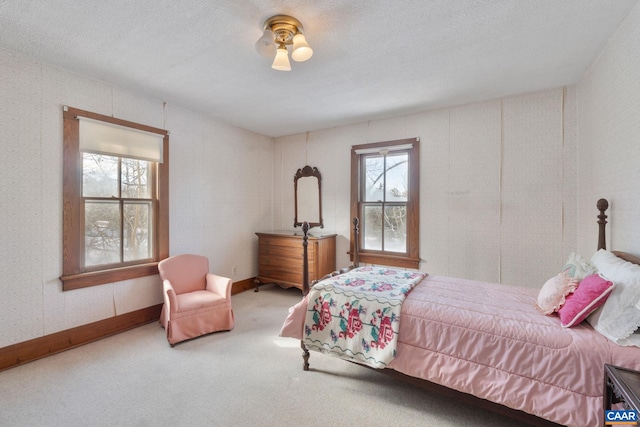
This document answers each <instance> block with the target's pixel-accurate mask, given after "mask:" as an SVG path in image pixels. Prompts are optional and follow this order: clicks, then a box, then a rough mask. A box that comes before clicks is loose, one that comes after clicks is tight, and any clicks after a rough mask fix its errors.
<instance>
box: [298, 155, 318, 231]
mask: <svg viewBox="0 0 640 427" xmlns="http://www.w3.org/2000/svg"><path fill="white" fill-rule="evenodd" d="M306 177H311V178H316V179H317V180H318V221H319V222H308V224H309V228H311V227H320V228H324V221H323V220H322V175H321V174H320V171H319V170H318V168H316V167H311V166H308V165H307V166H305V167H303V168H302V169H298V171H297V172H296V174H295V175H294V177H293V194H294V204H295V217H294V219H293V226H294V227H298V226H302V224H303V223H302V222H300V221H298V180H299V179H300V178H306Z"/></svg>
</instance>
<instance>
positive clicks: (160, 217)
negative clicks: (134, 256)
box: [60, 106, 169, 291]
mask: <svg viewBox="0 0 640 427" xmlns="http://www.w3.org/2000/svg"><path fill="white" fill-rule="evenodd" d="M78 117H87V118H90V119H94V120H99V121H103V122H107V123H113V124H116V125H120V126H125V127H130V128H133V129H139V130H143V131H146V132H152V133H157V134H160V135H162V136H163V151H164V162H163V163H157V164H156V174H157V175H156V182H155V183H154V184H155V186H156V188H155V189H154V192H155V195H156V199H155V204H156V206H155V209H154V213H155V223H154V225H155V233H154V240H153V253H154V258H153V260H152V261H151V262H144V263H140V264H134V265H129V264H130V263H127V264H126V265H125V264H122V265H117V266H115V267H114V266H108V267H105V268H99V267H98V268H96V267H95V266H92V267H91V268H85V267H84V266H83V262H82V260H83V258H84V252H83V251H84V243H83V241H84V218H83V214H82V212H83V209H82V201H83V197H82V153H81V152H80V149H79V143H80V141H79V132H80V125H79V120H78ZM63 134H64V140H63V185H62V191H63V214H62V216H63V248H62V258H63V260H62V276H61V277H60V280H61V281H62V290H63V291H68V290H72V289H80V288H86V287H89V286H96V285H102V284H105V283H112V282H119V281H122V280H127V279H133V278H137V277H144V276H150V275H154V274H158V262H160V261H161V260H163V259H165V258H167V257H168V256H169V132H167V131H166V130H163V129H158V128H154V127H151V126H146V125H141V124H138V123H133V122H129V121H126V120H122V119H117V118H114V117H110V116H104V115H102V114H97V113H92V112H89V111H84V110H80V109H77V108H71V107H66V106H65V107H64V109H63Z"/></svg>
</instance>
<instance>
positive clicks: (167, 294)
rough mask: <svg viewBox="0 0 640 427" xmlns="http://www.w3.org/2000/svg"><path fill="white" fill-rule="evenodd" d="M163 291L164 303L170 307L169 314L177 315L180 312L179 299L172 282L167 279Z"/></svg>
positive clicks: (163, 284) (163, 282) (163, 283)
mask: <svg viewBox="0 0 640 427" xmlns="http://www.w3.org/2000/svg"><path fill="white" fill-rule="evenodd" d="M162 289H163V291H164V303H165V304H167V305H168V306H169V312H170V313H176V312H177V311H178V298H177V297H176V291H175V290H174V289H173V286H172V285H171V282H170V281H169V280H167V279H165V280H163V281H162Z"/></svg>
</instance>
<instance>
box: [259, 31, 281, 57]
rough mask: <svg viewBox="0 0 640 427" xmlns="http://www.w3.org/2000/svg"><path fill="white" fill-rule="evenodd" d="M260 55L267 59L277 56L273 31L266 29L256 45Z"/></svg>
mask: <svg viewBox="0 0 640 427" xmlns="http://www.w3.org/2000/svg"><path fill="white" fill-rule="evenodd" d="M255 47H256V50H257V51H258V53H259V54H260V55H262V56H264V57H265V58H273V56H274V55H275V54H276V45H275V42H274V35H273V31H271V30H269V29H266V30H264V33H263V34H262V37H260V38H259V39H258V41H257V42H256V44H255Z"/></svg>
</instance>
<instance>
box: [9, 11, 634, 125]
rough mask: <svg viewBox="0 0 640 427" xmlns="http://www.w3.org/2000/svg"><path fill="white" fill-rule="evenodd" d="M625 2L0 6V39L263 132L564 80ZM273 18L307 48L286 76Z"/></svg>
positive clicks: (603, 36)
mask: <svg viewBox="0 0 640 427" xmlns="http://www.w3.org/2000/svg"><path fill="white" fill-rule="evenodd" d="M636 3H637V0H415V1H410V0H396V1H388V0H343V1H337V0H332V1H329V0H324V1H318V0H305V1H299V0H298V1H283V0H135V1H131V0H108V1H105V0H99V1H98V0H84V1H78V0H47V1H42V0H22V1H17V0H15V1H13V0H0V46H3V47H5V48H7V49H9V50H12V51H16V52H21V53H25V54H27V55H30V56H33V57H36V58H39V59H42V60H44V61H46V62H49V63H52V64H56V65H59V66H61V67H64V68H67V69H71V70H74V71H76V72H78V73H82V74H85V75H88V76H91V77H95V78H98V79H102V80H105V81H108V82H113V83H116V84H118V85H121V86H124V87H128V88H131V89H133V90H136V91H139V92H143V93H147V94H150V95H152V96H155V97H157V98H160V99H162V100H164V101H167V102H168V103H169V104H171V103H175V104H180V105H182V106H184V107H188V108H190V109H192V110H196V111H199V112H202V113H204V114H206V115H208V116H211V117H214V118H216V119H219V120H222V121H224V122H227V123H231V124H233V125H236V126H239V127H242V128H245V129H249V130H252V131H255V132H258V133H261V134H264V135H269V136H274V137H275V136H282V135H289V134H293V133H299V132H304V131H311V130H316V129H321V128H327V127H333V126H337V125H343V124H348V123H354V122H360V121H366V120H371V119H378V118H385V117H392V116H397V115H401V114H409V113H413V112H419V111H425V110H428V109H434V108H440V107H445V106H451V105H457V104H463V103H469V102H475V101H480V100H485V99H491V98H496V97H500V96H506V95H511V94H517V93H523V92H529V91H534V90H540V89H545V88H551V87H558V86H562V85H566V84H572V83H576V82H577V81H578V80H579V79H580V78H581V77H582V75H583V73H584V71H585V69H586V67H588V65H589V64H590V63H591V62H592V61H593V60H594V58H595V57H596V56H597V54H598V52H599V51H600V49H601V48H602V47H603V45H604V43H605V42H606V41H607V39H608V38H609V37H610V36H611V34H612V33H613V32H614V31H615V29H616V28H617V27H618V25H619V24H620V22H621V21H622V20H623V19H624V17H625V16H626V15H627V13H628V12H629V11H630V9H631V8H632V7H633V6H634V5H635V4H636ZM275 14H289V15H292V16H295V17H296V18H298V19H299V20H300V21H301V22H302V24H303V25H304V28H305V34H306V36H307V40H308V42H309V44H310V45H311V47H312V48H313V49H314V55H313V57H312V58H311V59H310V60H309V61H307V62H304V63H295V62H292V70H291V71H289V72H282V71H275V70H272V69H271V67H270V64H271V61H270V60H269V59H266V58H263V57H261V56H260V55H258V53H257V52H256V51H255V50H254V42H255V41H256V40H257V39H258V38H259V37H260V36H261V33H262V31H261V30H262V28H261V25H262V22H263V21H264V20H265V19H266V18H268V17H270V16H272V15H275ZM0 73H1V70H0ZM0 78H1V77H0Z"/></svg>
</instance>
